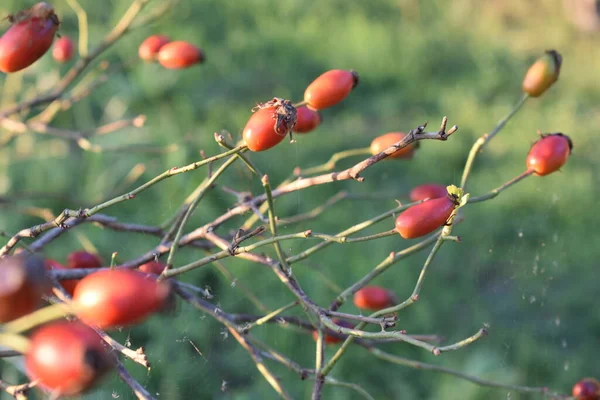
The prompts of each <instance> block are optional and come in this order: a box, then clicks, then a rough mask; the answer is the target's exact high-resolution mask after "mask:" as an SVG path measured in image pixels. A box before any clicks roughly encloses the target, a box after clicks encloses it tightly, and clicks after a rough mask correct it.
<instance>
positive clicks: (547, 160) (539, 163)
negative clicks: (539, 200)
mask: <svg viewBox="0 0 600 400" xmlns="http://www.w3.org/2000/svg"><path fill="white" fill-rule="evenodd" d="M572 149H573V142H571V139H570V138H569V137H568V136H567V135H563V134H562V133H552V134H549V135H542V137H541V139H539V140H538V141H537V142H535V143H534V144H533V146H531V149H530V150H529V154H528V155H527V169H528V170H530V171H533V172H534V173H535V174H536V175H539V176H544V175H548V174H551V173H552V172H554V171H556V170H558V169H560V168H561V167H562V166H563V165H565V163H566V162H567V160H568V159H569V156H570V155H571V150H572Z"/></svg>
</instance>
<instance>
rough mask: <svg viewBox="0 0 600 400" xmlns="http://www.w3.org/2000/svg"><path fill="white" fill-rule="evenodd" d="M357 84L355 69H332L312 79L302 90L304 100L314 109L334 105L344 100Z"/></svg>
mask: <svg viewBox="0 0 600 400" xmlns="http://www.w3.org/2000/svg"><path fill="white" fill-rule="evenodd" d="M357 84H358V74H357V73H356V72H355V71H346V70H342V69H333V70H331V71H327V72H325V73H324V74H322V75H320V76H319V77H318V78H317V79H315V80H314V81H312V83H311V84H310V85H308V87H307V88H306V90H305V91H304V101H305V102H306V104H308V106H309V107H310V108H312V109H314V110H322V109H324V108H328V107H331V106H333V105H336V104H337V103H339V102H340V101H342V100H344V99H345V98H346V97H347V96H348V95H349V94H350V92H351V91H352V89H354V88H355V87H356V85H357Z"/></svg>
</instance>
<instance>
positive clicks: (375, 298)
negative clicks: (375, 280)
mask: <svg viewBox="0 0 600 400" xmlns="http://www.w3.org/2000/svg"><path fill="white" fill-rule="evenodd" d="M394 304H395V299H394V296H393V295H392V293H391V292H390V291H389V290H387V289H385V288H382V287H379V286H366V287H364V288H362V289H360V290H359V291H357V292H356V293H354V305H356V307H358V308H361V309H363V310H373V311H377V310H382V309H384V308H388V307H391V306H393V305H394Z"/></svg>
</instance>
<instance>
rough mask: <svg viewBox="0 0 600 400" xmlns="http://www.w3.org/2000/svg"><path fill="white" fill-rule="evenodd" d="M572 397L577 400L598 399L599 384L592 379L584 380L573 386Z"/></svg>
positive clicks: (599, 396)
mask: <svg viewBox="0 0 600 400" xmlns="http://www.w3.org/2000/svg"><path fill="white" fill-rule="evenodd" d="M573 397H575V398H576V399H577V400H598V399H600V382H598V381H597V380H596V379H594V378H584V379H582V380H580V381H579V382H577V383H576V384H575V385H574V386H573Z"/></svg>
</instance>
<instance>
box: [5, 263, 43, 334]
mask: <svg viewBox="0 0 600 400" xmlns="http://www.w3.org/2000/svg"><path fill="white" fill-rule="evenodd" d="M49 290H50V278H49V276H48V275H47V273H46V270H45V269H44V262H43V260H42V259H40V258H38V257H36V256H31V255H27V254H25V253H21V254H18V255H14V256H8V257H5V258H2V259H0V323H5V322H8V321H12V320H13V319H16V318H19V317H22V316H24V315H27V314H29V313H31V312H32V311H35V310H36V309H37V308H38V306H39V305H40V304H41V302H42V296H43V295H45V294H47V293H48V291H49Z"/></svg>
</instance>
